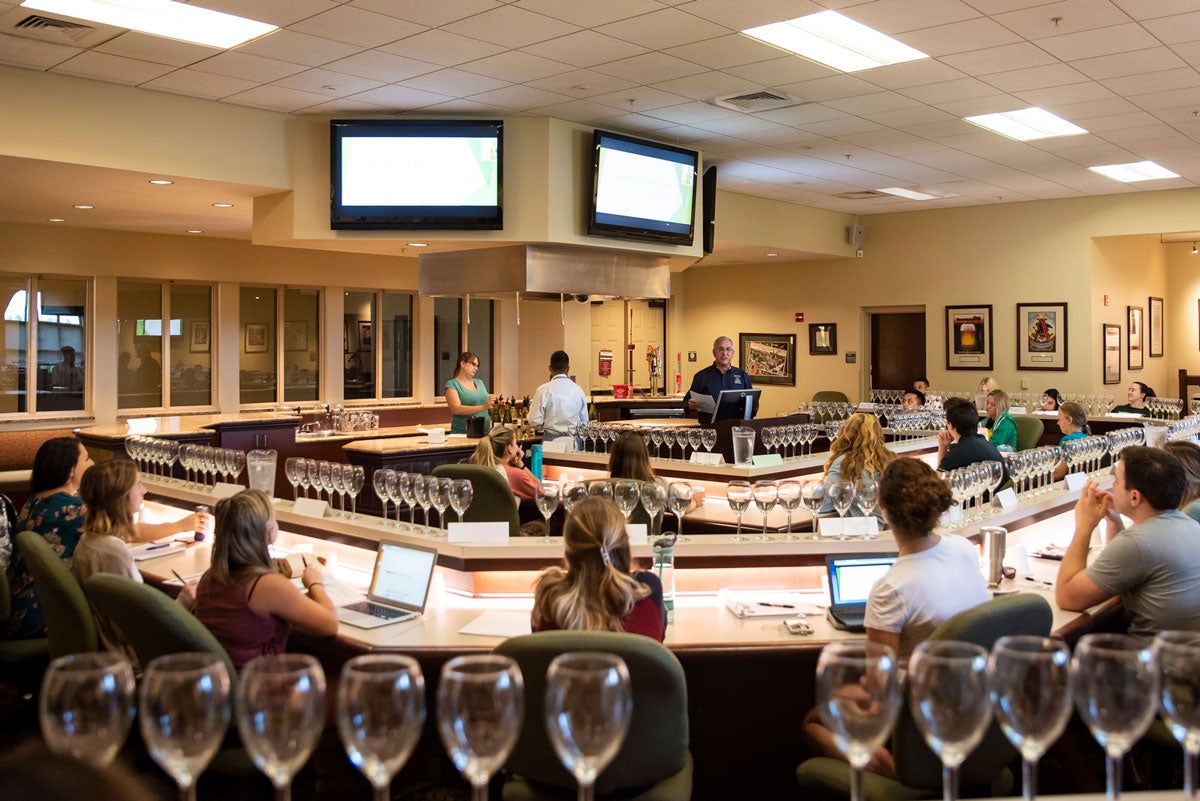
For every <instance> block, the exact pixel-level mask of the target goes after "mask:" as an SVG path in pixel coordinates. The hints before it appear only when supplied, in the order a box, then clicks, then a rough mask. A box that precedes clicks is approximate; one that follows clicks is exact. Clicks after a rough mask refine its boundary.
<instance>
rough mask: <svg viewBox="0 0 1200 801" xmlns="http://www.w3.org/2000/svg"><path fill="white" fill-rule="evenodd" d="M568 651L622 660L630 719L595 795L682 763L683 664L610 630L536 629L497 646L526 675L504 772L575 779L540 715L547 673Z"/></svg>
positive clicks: (657, 646) (651, 779)
mask: <svg viewBox="0 0 1200 801" xmlns="http://www.w3.org/2000/svg"><path fill="white" fill-rule="evenodd" d="M568 651H604V652H607V653H612V654H616V655H617V656H619V657H621V658H622V659H624V660H625V665H626V666H627V667H628V668H629V679H630V684H631V685H632V690H633V716H632V718H631V719H630V722H629V734H628V735H627V736H626V737H625V743H624V745H622V746H621V750H620V752H619V753H618V754H617V756H616V758H615V759H614V760H613V761H612V763H611V764H610V765H609V766H608V768H607V769H606V770H605V771H604V772H603V773H601V774H600V777H599V778H598V779H597V781H596V794H597V795H598V796H599V795H605V794H607V793H610V792H613V791H614V790H619V789H625V788H633V787H644V786H647V785H653V784H656V783H658V782H660V781H662V780H663V779H666V778H668V777H670V776H674V775H675V774H676V773H679V772H680V771H681V770H683V768H684V766H685V765H686V764H687V759H688V756H687V749H688V712H687V708H688V707H687V681H686V679H685V678H684V675H683V666H682V665H680V664H679V660H678V659H676V658H675V655H674V654H673V653H671V650H670V649H669V648H667V647H666V646H664V645H663V644H662V643H660V642H656V641H655V640H652V639H651V638H649V637H643V636H642V635H640V634H625V633H622V632H614V631H543V632H538V633H537V634H528V635H525V636H522V637H513V638H512V639H510V640H506V641H504V642H502V643H501V644H500V645H498V646H497V647H496V653H498V654H504V655H505V656H509V657H512V658H513V659H515V660H516V661H517V664H518V665H520V666H521V674H522V676H523V678H524V680H525V720H524V722H523V723H522V724H521V737H520V739H519V740H518V741H517V746H516V749H515V750H514V751H513V754H512V756H511V757H510V758H509V760H508V769H509V770H510V771H511V772H512V773H514V774H516V775H518V776H522V777H524V778H526V779H529V780H531V781H534V782H537V783H539V784H545V785H550V786H553V787H558V788H562V789H564V790H574V788H575V787H576V782H575V779H574V778H573V777H572V776H571V774H569V773H567V771H566V770H565V769H564V768H563V766H562V764H561V763H560V762H559V761H558V757H557V756H555V753H554V748H553V747H552V746H551V745H550V740H549V738H548V737H547V735H546V724H545V718H544V709H545V698H546V670H547V668H549V667H550V663H551V662H552V661H554V657H556V656H558V655H559V654H562V653H566V652H568Z"/></svg>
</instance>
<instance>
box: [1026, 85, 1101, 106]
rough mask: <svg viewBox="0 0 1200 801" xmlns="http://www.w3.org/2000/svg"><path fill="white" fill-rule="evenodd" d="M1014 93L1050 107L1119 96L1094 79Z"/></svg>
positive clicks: (1039, 104) (1035, 104) (1034, 102)
mask: <svg viewBox="0 0 1200 801" xmlns="http://www.w3.org/2000/svg"><path fill="white" fill-rule="evenodd" d="M1013 94H1014V95H1016V96H1017V97H1019V98H1021V99H1022V100H1025V101H1027V102H1029V103H1030V104H1032V105H1034V106H1042V107H1043V108H1047V109H1049V108H1050V107H1051V106H1053V107H1058V106H1063V105H1066V104H1068V103H1082V102H1086V101H1089V100H1105V99H1109V100H1116V99H1117V96H1116V95H1115V94H1113V92H1112V90H1110V89H1108V88H1106V87H1105V86H1104V85H1103V84H1099V83H1096V82H1094V81H1087V82H1084V83H1072V84H1067V85H1066V86H1051V87H1048V88H1046V89H1030V90H1028V91H1022V92H1014V93H1013Z"/></svg>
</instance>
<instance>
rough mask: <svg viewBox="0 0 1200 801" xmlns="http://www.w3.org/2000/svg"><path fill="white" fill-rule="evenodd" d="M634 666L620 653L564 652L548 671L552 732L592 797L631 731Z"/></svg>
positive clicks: (587, 800)
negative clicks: (631, 688)
mask: <svg viewBox="0 0 1200 801" xmlns="http://www.w3.org/2000/svg"><path fill="white" fill-rule="evenodd" d="M632 714H633V695H632V692H631V691H630V688H629V670H628V669H627V668H626V667H625V661H624V660H623V659H621V657H619V656H617V655H616V654H606V653H596V652H589V651H576V652H573V653H565V654H560V655H558V656H557V657H555V659H554V661H553V662H551V663H550V668H549V670H547V671H546V709H545V716H546V733H547V734H548V735H549V736H550V744H551V745H552V746H554V752H555V753H556V754H558V758H559V760H560V761H561V762H562V763H563V766H564V767H565V768H566V769H567V770H568V771H570V773H571V774H572V775H573V776H574V777H575V781H577V782H578V783H579V796H578V797H579V801H591V800H592V797H593V792H594V790H595V787H596V778H597V777H598V776H599V775H600V774H601V773H602V772H603V771H604V769H605V768H606V767H608V765H609V763H611V762H612V761H613V759H615V758H616V756H617V753H618V752H620V750H621V745H622V744H623V743H624V742H625V735H626V734H627V733H628V731H629V719H630V717H632Z"/></svg>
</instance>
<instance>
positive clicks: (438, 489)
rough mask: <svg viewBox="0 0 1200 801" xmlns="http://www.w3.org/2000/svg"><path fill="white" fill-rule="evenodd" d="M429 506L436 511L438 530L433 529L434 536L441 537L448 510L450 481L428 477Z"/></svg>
mask: <svg viewBox="0 0 1200 801" xmlns="http://www.w3.org/2000/svg"><path fill="white" fill-rule="evenodd" d="M428 484H429V505H430V506H432V507H433V508H434V509H437V513H438V524H439V528H436V529H434V532H433V533H434V536H436V537H441V536H443V535H444V533H445V528H446V510H447V509H449V508H450V479H448V478H437V477H435V476H430V477H429V481H428Z"/></svg>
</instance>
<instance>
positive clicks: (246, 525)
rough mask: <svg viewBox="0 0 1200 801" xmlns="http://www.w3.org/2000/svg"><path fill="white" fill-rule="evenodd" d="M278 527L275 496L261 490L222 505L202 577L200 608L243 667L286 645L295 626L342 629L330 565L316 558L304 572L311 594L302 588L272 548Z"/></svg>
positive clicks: (321, 631)
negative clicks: (281, 568) (330, 587)
mask: <svg viewBox="0 0 1200 801" xmlns="http://www.w3.org/2000/svg"><path fill="white" fill-rule="evenodd" d="M278 533H279V526H278V524H277V523H276V522H275V514H274V512H273V511H272V510H271V499H270V498H269V497H267V495H266V493H264V492H262V491H261V490H255V489H251V490H244V491H242V492H239V493H238V494H237V495H234V496H233V497H231V498H225V499H224V500H222V501H220V502H219V503H218V504H217V508H216V527H215V529H214V532H213V546H212V564H211V566H210V567H209V568H208V570H207V571H206V572H205V573H204V575H203V576H201V577H200V584H199V585H198V586H197V587H196V604H195V607H194V608H193V610H192V611H193V613H194V614H195V615H196V617H197V618H199V620H200V622H201V623H203V624H204V625H205V626H207V627H208V629H209V631H211V632H212V633H213V636H215V637H216V638H217V640H218V641H219V642H220V643H221V645H223V646H224V647H225V650H226V651H227V652H228V653H229V658H230V659H232V660H233V666H234V667H235V668H237V670H239V671H240V670H241V669H242V666H243V665H245V664H246V663H247V662H249V661H250V660H251V659H253V658H254V657H256V656H262V655H264V654H276V653H282V652H283V651H285V650H286V646H287V638H288V632H289V631H290V630H291V628H292V626H295V627H297V628H299V629H301V630H303V631H305V632H307V633H309V634H313V635H316V636H318V637H329V636H333V635H334V634H336V633H337V630H338V620H337V615H335V614H334V610H333V602H332V601H331V600H330V599H329V594H328V593H327V592H326V591H325V583H324V578H325V570H324V566H323V565H321V564H320V563H319V562H318V561H317V560H316V559H313V560H312V561H311V562H309V563H308V565H307V566H306V567H305V568H304V572H303V573H302V574H301V576H300V580H301V582H302V583H303V584H304V588H305V590H307V593H303V592H301V591H300V590H299V589H298V588H297V587H296V585H294V584H293V583H292V582H291V580H290V579H288V578H286V577H285V576H284V575H283V574H282V573H280V572H278V569H277V568H276V566H275V562H274V560H272V559H271V556H270V554H269V553H268V552H267V548H268V546H269V545H270V544H271V543H273V542H274V541H275V537H276V535H278Z"/></svg>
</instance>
